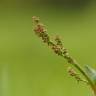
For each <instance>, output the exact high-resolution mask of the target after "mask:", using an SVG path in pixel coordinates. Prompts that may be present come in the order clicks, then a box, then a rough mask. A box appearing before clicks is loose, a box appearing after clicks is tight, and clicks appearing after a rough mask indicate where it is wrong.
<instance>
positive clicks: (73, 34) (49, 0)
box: [0, 0, 96, 96]
mask: <svg viewBox="0 0 96 96" xmlns="http://www.w3.org/2000/svg"><path fill="white" fill-rule="evenodd" d="M34 15H35V16H39V17H40V18H41V21H42V22H44V24H45V25H46V27H47V29H48V33H49V34H50V35H52V36H53V38H54V35H60V36H61V37H62V40H63V41H64V46H65V47H66V48H68V50H69V52H70V54H71V55H72V56H73V57H74V58H76V59H77V60H78V62H79V63H80V64H81V65H82V66H84V65H86V64H88V65H90V66H92V67H94V68H96V59H95V57H96V56H95V55H96V44H95V41H96V1H95V0H64V1H62V0H60V1H59V0H56V1H55V0H0V96H90V95H91V91H90V90H89V88H88V87H87V86H86V84H83V83H79V84H78V83H77V82H76V80H74V79H73V78H71V77H70V76H69V75H68V73H67V72H66V70H67V62H66V61H65V60H63V58H60V57H58V56H56V55H55V54H54V53H53V52H52V51H51V50H50V49H49V48H47V46H46V45H45V44H43V43H42V42H41V41H40V38H38V37H36V36H35V34H34V32H33V31H32V28H33V26H32V16H34Z"/></svg>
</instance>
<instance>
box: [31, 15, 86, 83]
mask: <svg viewBox="0 0 96 96" xmlns="http://www.w3.org/2000/svg"><path fill="white" fill-rule="evenodd" d="M32 20H33V23H34V24H35V28H34V32H35V34H36V35H37V36H38V37H40V38H41V39H42V40H43V42H44V43H46V44H47V45H48V46H49V47H50V48H51V49H52V50H53V51H54V53H56V54H58V55H60V56H62V57H64V58H65V59H66V60H67V61H68V63H70V64H73V65H74V66H75V67H76V66H77V62H76V61H75V60H74V59H73V58H72V57H71V56H70V55H69V53H68V50H67V49H66V48H64V46H63V44H62V42H61V39H60V38H59V36H56V37H55V40H54V41H55V42H53V41H51V39H50V37H49V35H48V34H47V30H46V29H45V26H44V25H43V24H42V23H41V22H40V19H39V18H38V17H36V16H33V17H32ZM68 72H69V74H70V75H71V76H73V77H75V79H76V80H77V81H84V80H83V79H81V78H80V77H79V75H78V74H77V73H76V71H75V70H74V69H72V68H69V69H68ZM84 82H86V81H84Z"/></svg>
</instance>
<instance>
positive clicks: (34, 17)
mask: <svg viewBox="0 0 96 96" xmlns="http://www.w3.org/2000/svg"><path fill="white" fill-rule="evenodd" d="M32 20H33V21H34V22H36V23H39V21H40V19H39V17H36V16H33V17H32Z"/></svg>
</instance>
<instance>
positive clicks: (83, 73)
mask: <svg viewBox="0 0 96 96" xmlns="http://www.w3.org/2000/svg"><path fill="white" fill-rule="evenodd" d="M70 59H71V60H72V62H69V63H70V64H72V65H73V66H74V67H75V68H76V69H77V70H79V72H80V73H82V75H83V76H84V77H85V78H86V80H87V81H88V83H89V85H90V86H91V88H92V90H93V92H94V96H96V87H95V86H94V84H93V82H92V80H91V79H90V77H89V76H88V75H87V74H86V72H85V71H84V70H83V69H82V68H81V66H80V64H78V63H77V62H76V61H75V60H73V59H72V58H70Z"/></svg>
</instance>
